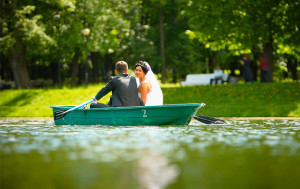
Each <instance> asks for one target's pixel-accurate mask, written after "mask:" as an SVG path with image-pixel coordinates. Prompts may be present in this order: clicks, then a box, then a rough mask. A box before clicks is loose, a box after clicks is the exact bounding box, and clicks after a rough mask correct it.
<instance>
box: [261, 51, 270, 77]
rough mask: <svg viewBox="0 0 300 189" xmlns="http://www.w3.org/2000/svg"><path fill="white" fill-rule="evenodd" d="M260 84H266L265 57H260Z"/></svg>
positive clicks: (266, 59) (266, 62)
mask: <svg viewBox="0 0 300 189" xmlns="http://www.w3.org/2000/svg"><path fill="white" fill-rule="evenodd" d="M259 68H260V82H262V83H263V82H267V75H268V70H269V60H268V58H267V57H265V55H261V56H260V64H259Z"/></svg>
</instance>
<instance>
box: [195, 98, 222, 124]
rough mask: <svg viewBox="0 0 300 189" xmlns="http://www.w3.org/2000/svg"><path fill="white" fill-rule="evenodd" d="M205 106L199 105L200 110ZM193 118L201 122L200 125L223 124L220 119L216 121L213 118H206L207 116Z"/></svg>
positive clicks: (203, 104)
mask: <svg viewBox="0 0 300 189" xmlns="http://www.w3.org/2000/svg"><path fill="white" fill-rule="evenodd" d="M205 105H206V104H205V103H201V108H203V107H204V106H205ZM194 118H195V119H196V120H197V121H199V122H201V123H205V124H224V123H225V121H224V120H222V119H217V118H213V117H208V116H194Z"/></svg>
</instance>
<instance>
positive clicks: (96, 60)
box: [91, 52, 100, 83]
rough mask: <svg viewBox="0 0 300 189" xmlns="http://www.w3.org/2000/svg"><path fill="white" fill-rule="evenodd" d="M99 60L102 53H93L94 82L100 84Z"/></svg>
mask: <svg viewBox="0 0 300 189" xmlns="http://www.w3.org/2000/svg"><path fill="white" fill-rule="evenodd" d="M99 58H100V52H91V60H92V64H93V69H92V70H91V72H92V74H91V75H92V77H91V78H92V82H94V83H98V82H99V77H98V75H99Z"/></svg>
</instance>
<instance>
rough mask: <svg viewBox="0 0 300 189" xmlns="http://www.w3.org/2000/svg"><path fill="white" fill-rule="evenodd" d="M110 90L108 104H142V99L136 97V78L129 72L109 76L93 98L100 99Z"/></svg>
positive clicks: (118, 105) (114, 105)
mask: <svg viewBox="0 0 300 189" xmlns="http://www.w3.org/2000/svg"><path fill="white" fill-rule="evenodd" d="M110 91H112V96H111V98H110V102H109V104H108V105H110V106H113V107H120V106H144V103H143V101H142V100H141V99H140V98H139V97H138V91H137V84H136V79H135V77H133V76H131V75H129V74H126V73H123V74H119V76H114V77H111V78H110V80H109V81H108V83H107V84H106V86H105V87H103V88H102V89H101V90H100V91H99V92H98V93H97V95H96V96H95V98H96V99H97V100H100V99H101V98H102V97H103V96H105V95H106V94H107V93H109V92H110Z"/></svg>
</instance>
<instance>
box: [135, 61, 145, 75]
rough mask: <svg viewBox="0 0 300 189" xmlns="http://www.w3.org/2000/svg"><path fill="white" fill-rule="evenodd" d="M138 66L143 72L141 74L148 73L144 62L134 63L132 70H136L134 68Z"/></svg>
mask: <svg viewBox="0 0 300 189" xmlns="http://www.w3.org/2000/svg"><path fill="white" fill-rule="evenodd" d="M138 66H141V68H142V70H143V72H144V73H145V74H147V73H148V67H147V64H146V63H145V62H144V61H138V62H137V63H136V65H135V67H134V68H136V67H138Z"/></svg>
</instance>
